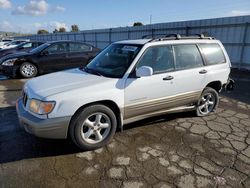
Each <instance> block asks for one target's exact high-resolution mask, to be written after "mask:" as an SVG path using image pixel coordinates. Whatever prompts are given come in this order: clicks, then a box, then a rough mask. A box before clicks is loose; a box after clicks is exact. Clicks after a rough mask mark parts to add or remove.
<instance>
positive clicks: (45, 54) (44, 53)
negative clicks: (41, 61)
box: [41, 50, 49, 56]
mask: <svg viewBox="0 0 250 188" xmlns="http://www.w3.org/2000/svg"><path fill="white" fill-rule="evenodd" d="M41 55H44V56H47V55H49V52H48V51H47V50H44V51H42V53H41Z"/></svg>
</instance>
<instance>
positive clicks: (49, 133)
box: [16, 99, 71, 139]
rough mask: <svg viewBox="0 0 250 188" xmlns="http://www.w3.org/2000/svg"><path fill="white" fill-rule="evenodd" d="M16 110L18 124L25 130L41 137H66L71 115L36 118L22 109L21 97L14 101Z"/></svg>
mask: <svg viewBox="0 0 250 188" xmlns="http://www.w3.org/2000/svg"><path fill="white" fill-rule="evenodd" d="M16 110H17V114H18V119H19V123H20V126H21V127H22V128H24V129H25V131H26V132H28V133H30V134H33V135H35V136H37V137H42V138H52V139H65V138H67V133H68V127H69V123H70V119H71V117H61V118H52V119H40V118H37V117H35V116H33V115H32V114H30V113H29V112H28V111H26V110H25V109H24V106H23V102H22V100H21V99H19V100H18V101H17V103H16Z"/></svg>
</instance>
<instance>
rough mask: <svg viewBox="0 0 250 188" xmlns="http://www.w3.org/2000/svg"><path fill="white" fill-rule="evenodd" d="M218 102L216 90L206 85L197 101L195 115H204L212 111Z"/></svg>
mask: <svg viewBox="0 0 250 188" xmlns="http://www.w3.org/2000/svg"><path fill="white" fill-rule="evenodd" d="M218 103H219V95H218V93H217V91H216V90H214V89H213V88H210V87H206V88H205V89H204V90H203V92H202V94H201V96H200V99H199V101H198V104H197V108H196V114H197V116H206V115H208V114H210V113H211V112H213V111H214V110H215V109H216V108H217V106H218Z"/></svg>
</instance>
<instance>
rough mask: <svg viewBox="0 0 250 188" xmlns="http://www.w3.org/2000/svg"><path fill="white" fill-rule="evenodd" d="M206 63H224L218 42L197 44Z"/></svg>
mask: <svg viewBox="0 0 250 188" xmlns="http://www.w3.org/2000/svg"><path fill="white" fill-rule="evenodd" d="M199 46H200V48H201V50H202V52H203V54H204V56H205V59H206V62H207V64H208V65H215V64H220V63H225V62H226V59H225V56H224V53H223V51H222V49H221V47H220V45H218V44H199Z"/></svg>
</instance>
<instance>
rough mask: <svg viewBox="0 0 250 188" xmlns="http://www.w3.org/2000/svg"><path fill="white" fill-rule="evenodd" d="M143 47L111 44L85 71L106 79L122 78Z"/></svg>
mask: <svg viewBox="0 0 250 188" xmlns="http://www.w3.org/2000/svg"><path fill="white" fill-rule="evenodd" d="M141 47H142V46H141V45H134V44H111V45H110V46H108V47H107V48H106V49H104V50H103V51H102V52H101V53H100V54H99V55H97V56H96V57H95V58H94V59H93V60H92V61H91V62H90V63H89V64H88V65H87V66H86V68H85V70H86V71H87V72H90V73H93V74H98V75H102V76H106V77H112V78H122V76H123V75H124V74H125V72H126V71H127V69H128V67H129V66H130V65H131V63H132V61H133V60H134V58H135V57H136V55H137V54H138V53H139V51H140V50H141Z"/></svg>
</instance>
